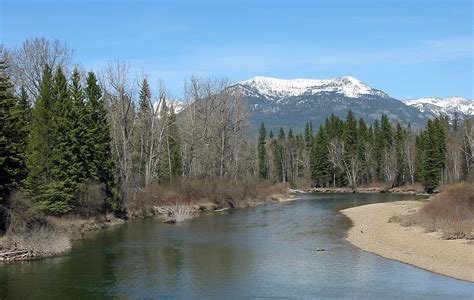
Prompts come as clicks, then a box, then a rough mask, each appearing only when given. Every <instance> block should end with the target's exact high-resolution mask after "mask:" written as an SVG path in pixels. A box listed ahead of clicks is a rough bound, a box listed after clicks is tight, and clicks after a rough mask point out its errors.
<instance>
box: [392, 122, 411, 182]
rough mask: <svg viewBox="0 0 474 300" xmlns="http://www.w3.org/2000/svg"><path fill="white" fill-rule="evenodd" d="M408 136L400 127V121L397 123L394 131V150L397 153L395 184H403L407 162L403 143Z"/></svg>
mask: <svg viewBox="0 0 474 300" xmlns="http://www.w3.org/2000/svg"><path fill="white" fill-rule="evenodd" d="M407 138H408V133H407V131H406V130H405V129H403V128H402V126H401V125H400V123H397V129H396V131H395V152H396V155H397V166H398V174H397V184H398V185H401V184H404V183H405V181H406V177H407V162H406V156H405V155H406V153H405V143H406V140H407Z"/></svg>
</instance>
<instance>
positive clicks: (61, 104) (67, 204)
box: [38, 66, 78, 214]
mask: <svg viewBox="0 0 474 300" xmlns="http://www.w3.org/2000/svg"><path fill="white" fill-rule="evenodd" d="M71 111H73V106H72V101H71V98H70V97H69V93H68V84H67V79H66V77H65V75H64V72H63V71H62V68H61V66H59V67H58V69H57V71H56V74H55V76H54V80H53V85H52V93H51V117H52V120H53V123H52V134H51V137H52V140H53V141H54V148H53V149H52V151H51V168H50V172H51V180H50V181H49V182H48V183H47V184H46V186H45V190H44V193H43V195H42V196H41V200H40V201H39V203H38V205H39V207H40V208H42V209H44V210H45V211H47V212H49V213H52V214H64V213H67V212H69V211H70V210H71V209H72V207H71V205H72V201H73V200H74V194H75V192H76V191H77V188H78V185H77V182H75V180H76V178H75V176H74V175H73V174H72V173H73V171H72V170H73V169H74V167H75V164H74V154H73V149H72V148H73V147H72V137H71V120H70V118H71Z"/></svg>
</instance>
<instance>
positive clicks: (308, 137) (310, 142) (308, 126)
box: [304, 122, 313, 150]
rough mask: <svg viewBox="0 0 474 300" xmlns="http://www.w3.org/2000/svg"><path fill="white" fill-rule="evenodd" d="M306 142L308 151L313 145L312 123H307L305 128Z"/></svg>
mask: <svg viewBox="0 0 474 300" xmlns="http://www.w3.org/2000/svg"><path fill="white" fill-rule="evenodd" d="M304 140H305V144H306V149H307V150H310V149H311V147H312V145H313V125H312V123H311V122H307V123H306V125H305V128H304Z"/></svg>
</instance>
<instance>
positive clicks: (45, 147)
mask: <svg viewBox="0 0 474 300" xmlns="http://www.w3.org/2000/svg"><path fill="white" fill-rule="evenodd" d="M52 106H53V78H52V73H51V69H50V68H49V66H48V65H46V66H45V67H44V70H43V75H42V79H41V84H40V88H39V96H38V98H37V99H36V103H35V106H34V108H33V110H32V114H31V126H30V137H29V141H28V147H27V155H26V156H27V166H28V178H27V185H26V186H27V189H28V191H29V192H30V194H31V195H32V196H33V197H34V199H36V200H40V199H41V198H42V196H43V195H44V193H45V190H46V187H47V185H48V184H49V183H50V182H51V181H52V171H51V169H52V165H53V163H52V161H53V159H52V157H53V155H52V152H53V148H54V145H55V139H54V131H53V129H54V121H53V120H54V119H53V116H52V111H53V108H52Z"/></svg>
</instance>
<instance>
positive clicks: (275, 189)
mask: <svg viewBox="0 0 474 300" xmlns="http://www.w3.org/2000/svg"><path fill="white" fill-rule="evenodd" d="M287 190H288V185H287V184H272V183H270V182H267V181H259V180H255V179H254V178H249V179H215V180H203V179H186V180H183V179H177V180H174V181H173V182H170V183H167V184H160V185H153V186H151V187H150V188H149V189H148V190H146V191H145V190H141V191H139V193H138V195H137V196H136V197H135V199H128V200H127V201H126V205H125V207H126V209H127V211H128V213H129V214H130V213H132V214H136V215H140V214H148V213H150V212H151V211H153V210H154V207H157V206H176V205H195V204H198V205H199V204H204V203H213V204H215V206H217V207H241V206H252V205H255V204H258V203H260V202H263V201H266V200H267V199H268V197H270V196H273V195H277V194H283V193H285V192H286V191H287Z"/></svg>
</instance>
